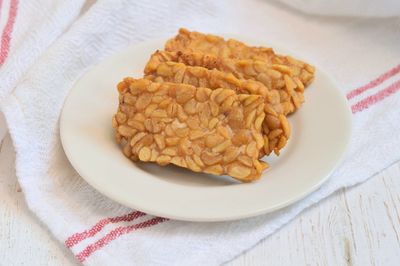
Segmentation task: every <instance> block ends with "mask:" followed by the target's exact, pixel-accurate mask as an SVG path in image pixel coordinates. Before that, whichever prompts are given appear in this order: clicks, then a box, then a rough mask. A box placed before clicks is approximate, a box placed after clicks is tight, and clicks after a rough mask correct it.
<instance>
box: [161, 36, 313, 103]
mask: <svg viewBox="0 0 400 266" xmlns="http://www.w3.org/2000/svg"><path fill="white" fill-rule="evenodd" d="M165 50H166V51H170V52H183V53H185V54H190V53H200V54H205V55H206V56H207V57H208V58H207V60H209V61H208V63H210V62H211V61H212V60H211V58H210V57H211V56H214V57H216V58H220V60H221V61H222V62H219V63H218V66H219V67H220V68H218V69H220V70H223V71H225V70H224V69H223V68H224V67H223V66H229V68H230V70H229V71H232V70H234V71H233V72H232V73H233V74H235V75H237V77H239V78H252V79H256V80H258V81H261V82H263V83H264V84H265V85H267V86H268V87H269V88H271V89H282V88H283V87H284V86H286V85H287V84H288V87H289V88H287V89H286V91H288V92H289V96H290V97H291V98H293V99H292V101H293V104H294V107H295V108H294V110H296V109H298V108H299V107H298V106H300V104H301V103H302V99H303V90H304V87H307V86H308V85H309V84H310V83H311V82H312V80H313V79H314V73H315V68H314V67H313V66H311V65H310V64H307V63H305V62H303V61H300V60H298V59H295V58H293V57H291V56H284V55H279V54H276V53H275V52H274V51H273V49H272V48H266V47H251V46H247V45H246V44H244V43H242V42H239V41H237V40H234V39H229V40H224V39H223V38H222V37H219V36H216V35H211V34H203V33H199V32H190V31H188V30H187V29H180V30H179V33H178V35H177V36H175V38H173V39H170V40H169V41H167V43H166V44H165ZM186 59H187V58H186ZM227 59H230V60H227ZM193 62H195V61H193ZM221 63H222V64H223V65H221ZM204 67H207V66H204ZM267 69H269V71H266V70H267ZM278 72H279V73H278ZM259 74H263V75H261V76H260V77H259V78H257V77H258V76H259ZM296 94H297V97H296V96H294V95H296Z"/></svg>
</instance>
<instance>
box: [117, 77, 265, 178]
mask: <svg viewBox="0 0 400 266" xmlns="http://www.w3.org/2000/svg"><path fill="white" fill-rule="evenodd" d="M118 91H119V94H120V97H119V107H118V112H117V114H116V115H115V116H114V117H113V127H114V128H115V130H116V137H117V141H118V142H119V143H120V144H121V145H122V146H123V151H124V154H125V155H126V156H127V157H129V158H131V159H132V160H138V159H139V160H140V161H143V162H156V163H158V164H160V165H167V164H170V163H171V164H175V165H177V166H180V167H185V168H188V169H190V170H192V171H195V172H205V173H210V174H215V175H223V174H228V175H230V176H232V177H234V178H236V179H238V180H240V181H243V182H250V181H253V180H256V179H258V178H259V177H260V175H261V173H262V171H263V170H264V169H265V168H266V167H267V166H268V165H267V164H266V163H265V162H262V161H259V159H258V158H259V150H260V149H261V148H262V147H263V145H264V139H263V137H262V134H261V130H262V120H263V114H264V99H263V97H262V96H259V95H248V94H236V93H235V92H234V91H233V90H230V89H222V88H219V89H215V90H211V89H208V88H196V87H194V86H191V85H187V84H176V83H167V82H165V83H155V82H151V81H150V80H146V79H138V80H137V79H133V78H125V79H124V80H123V81H122V82H120V83H119V84H118Z"/></svg>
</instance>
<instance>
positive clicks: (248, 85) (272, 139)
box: [145, 62, 290, 155]
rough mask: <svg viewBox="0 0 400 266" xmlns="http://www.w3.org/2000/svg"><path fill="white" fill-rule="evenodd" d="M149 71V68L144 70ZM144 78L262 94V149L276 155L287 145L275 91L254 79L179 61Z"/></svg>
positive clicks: (287, 130)
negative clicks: (263, 102) (263, 111)
mask: <svg viewBox="0 0 400 266" xmlns="http://www.w3.org/2000/svg"><path fill="white" fill-rule="evenodd" d="M147 70H148V71H147ZM146 71H147V73H148V74H150V73H151V74H150V75H147V76H145V78H146V79H150V80H153V81H155V82H175V83H186V84H190V85H194V86H196V87H207V88H210V89H218V88H226V89H231V90H233V91H235V92H236V93H246V94H254V95H262V96H263V97H264V100H265V107H264V108H265V119H264V117H263V116H264V114H261V116H260V119H262V120H264V122H263V136H264V148H263V150H264V152H263V153H262V154H261V155H264V154H267V155H269V154H270V153H271V152H272V151H274V152H275V154H277V155H279V151H280V150H281V149H282V148H283V147H284V146H285V145H286V143H287V140H288V139H289V137H290V126H289V123H288V121H287V118H286V116H285V115H283V110H282V105H281V103H280V100H279V94H278V93H277V91H270V90H268V89H267V88H266V87H265V86H264V85H263V84H262V83H260V82H257V81H254V80H243V79H237V78H235V77H234V76H233V75H232V74H230V73H225V72H221V71H218V70H216V69H214V70H209V69H206V68H204V67H191V66H186V65H185V64H182V63H175V62H165V63H160V64H158V66H156V67H155V68H153V69H152V72H151V71H150V68H146Z"/></svg>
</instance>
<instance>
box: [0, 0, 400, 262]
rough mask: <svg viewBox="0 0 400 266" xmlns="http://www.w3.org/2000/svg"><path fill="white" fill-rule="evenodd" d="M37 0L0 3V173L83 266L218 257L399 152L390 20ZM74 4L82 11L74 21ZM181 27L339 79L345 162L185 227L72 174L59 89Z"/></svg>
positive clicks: (240, 7) (228, 5)
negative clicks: (273, 203)
mask: <svg viewBox="0 0 400 266" xmlns="http://www.w3.org/2000/svg"><path fill="white" fill-rule="evenodd" d="M40 2H41V1H37V0H35V1H34V0H32V1H24V2H22V1H21V2H19V1H18V0H8V1H7V0H4V1H3V8H2V10H4V9H5V8H8V7H7V6H10V5H9V4H10V3H11V4H12V3H14V4H17V8H14V9H15V10H14V13H13V12H10V15H8V14H5V15H4V12H2V13H1V16H2V17H1V18H0V19H1V20H3V19H6V20H7V19H8V17H10V16H11V17H12V16H14V17H15V18H14V20H15V21H14V22H13V25H12V26H8V32H9V35H10V41H9V49H8V51H7V54H6V55H3V54H4V53H3V47H2V53H1V56H2V57H3V56H4V57H5V58H4V64H3V65H2V66H1V69H0V71H1V72H0V86H1V91H0V94H1V98H0V100H1V102H0V106H1V109H2V111H3V113H4V115H5V117H6V121H7V126H8V129H9V132H10V136H11V139H12V144H11V142H10V141H9V140H8V139H6V140H5V141H4V144H3V145H4V147H3V151H2V152H7V153H8V154H9V158H10V163H12V160H13V158H14V157H13V156H14V154H13V149H12V147H11V145H13V147H14V149H15V160H16V161H15V163H16V171H15V173H14V172H12V171H10V170H9V169H6V167H5V168H4V169H0V170H1V171H0V174H1V175H12V174H16V176H17V178H18V181H19V183H20V185H21V188H22V190H23V193H24V195H25V197H26V201H27V204H28V206H29V208H30V209H31V210H32V211H33V212H34V213H35V214H36V215H37V217H38V218H39V219H40V220H41V221H42V222H43V223H44V224H45V225H46V226H48V228H49V229H50V231H51V232H52V233H53V234H54V236H55V237H56V238H57V239H58V240H59V241H60V242H62V243H64V244H65V245H66V247H67V248H69V249H70V250H71V251H72V252H73V254H74V255H75V257H76V258H77V260H78V261H80V262H83V263H84V264H87V265H132V264H133V265H218V264H221V263H223V262H226V261H228V260H231V259H232V258H233V257H235V256H237V255H238V254H240V253H241V252H243V251H245V250H247V249H249V248H250V247H252V246H254V245H255V244H256V243H257V242H259V241H260V240H262V239H263V238H265V237H267V236H268V235H270V234H272V233H273V232H275V231H276V230H277V229H279V228H280V227H282V226H283V225H284V224H285V223H287V222H288V221H290V220H291V219H293V218H294V217H295V216H296V215H298V214H299V213H300V212H301V211H302V210H304V209H305V208H307V207H309V206H310V205H312V204H314V203H316V202H318V201H320V200H321V199H323V198H325V197H327V196H328V195H330V194H331V193H333V192H334V191H336V190H338V189H340V188H343V187H347V186H352V185H355V184H357V183H360V182H362V181H364V180H366V179H367V178H369V177H371V176H372V175H374V174H375V173H377V172H378V171H380V170H382V169H383V168H385V167H387V166H389V165H390V164H392V163H394V162H395V161H397V160H398V159H399V158H400V149H399V147H400V138H399V134H400V123H399V122H400V93H399V90H400V74H399V72H400V66H399V63H400V48H399V43H400V32H399V27H398V25H399V19H398V18H393V19H385V20H366V19H351V18H347V19H333V18H327V19H325V18H322V17H311V16H305V15H301V14H297V13H295V12H293V11H289V10H285V9H284V8H282V7H280V6H275V5H271V4H269V3H267V2H262V1H239V0H237V1H226V2H224V1H214V0H208V1H195V0H185V1H161V0H159V1H156V0H152V1H124V0H116V1H106V0H98V1H97V2H95V3H94V4H93V5H91V6H89V7H88V6H86V7H84V5H83V4H84V3H83V1H65V2H63V1H43V3H40ZM81 8H85V9H88V10H87V11H86V12H85V13H84V14H83V15H81V16H80V17H79V18H78V19H77V17H78V16H79V14H80V12H81V11H80V10H81ZM13 14H14V15H13ZM6 24H7V23H6ZM1 25H2V24H0V26H1ZM180 26H184V27H187V28H189V29H193V30H199V31H204V32H216V33H224V32H226V33H233V34H237V35H240V34H243V33H245V34H246V35H250V36H252V37H255V38H257V36H261V35H262V37H263V39H265V38H269V39H270V40H271V42H272V43H282V44H283V45H284V46H286V47H287V48H289V49H291V50H295V51H299V53H301V54H303V55H304V57H305V58H308V59H309V61H310V62H312V63H314V64H316V65H317V66H320V67H322V68H323V69H324V70H325V71H326V72H328V73H330V74H331V75H332V77H333V78H335V79H336V81H337V84H338V85H339V87H340V89H342V90H343V92H344V93H346V94H348V98H349V105H351V106H352V109H353V112H354V116H353V138H352V142H351V145H350V150H349V152H348V154H347V157H346V159H345V161H344V162H343V164H342V165H341V166H340V167H339V168H338V169H337V170H336V171H335V172H334V173H333V174H332V176H331V178H330V180H329V181H328V182H327V183H326V184H324V185H323V186H322V187H321V188H320V189H319V190H318V191H316V192H314V193H313V194H311V195H310V196H308V197H307V198H305V199H303V200H302V201H300V202H298V203H296V204H294V205H292V206H290V207H287V208H285V209H282V210H280V211H277V212H274V213H272V214H267V215H261V216H258V217H255V218H251V219H245V220H241V221H236V222H219V223H190V222H180V221H172V220H165V219H163V218H159V217H152V216H150V215H145V214H143V213H140V212H136V211H135V210H131V209H128V208H126V207H123V206H121V205H119V204H117V203H115V202H113V201H112V200H110V199H108V198H105V197H104V196H102V195H100V194H99V193H98V192H96V191H95V190H94V189H92V188H91V187H90V186H89V185H87V184H86V183H85V182H84V181H83V179H82V178H80V177H79V176H78V174H77V173H76V172H75V170H74V169H73V168H72V167H71V165H70V164H69V162H68V160H67V158H66V157H65V155H64V153H63V150H62V147H61V143H60V139H59V128H58V119H59V115H60V112H61V109H62V105H63V102H64V99H65V97H66V95H67V93H68V91H69V90H70V89H71V88H72V86H73V85H74V83H75V82H76V81H77V80H78V79H79V78H80V77H81V76H82V75H83V74H84V73H85V72H86V71H87V70H88V69H89V68H90V67H92V66H93V65H94V64H96V63H98V62H99V61H101V60H102V59H103V58H105V57H106V56H107V55H110V54H112V53H113V52H115V51H117V50H119V49H121V48H123V47H124V46H127V45H131V44H135V43H138V42H140V41H142V40H146V39H150V38H155V37H159V36H172V35H174V34H175V33H176V31H177V29H178V27H180ZM6 28H7V27H6ZM0 30H2V31H3V32H4V28H3V27H1V28H0ZM63 32H64V33H63ZM61 33H63V34H61ZM6 35H7V34H6ZM3 36H4V33H3ZM2 39H4V37H3V38H2ZM127 60H132V64H133V63H134V62H133V60H134V59H129V58H127ZM315 89H324V88H315ZM322 152H329V151H322ZM3 158H4V157H3ZM2 165H4V164H2ZM288 171H291V169H288ZM293 178H296V176H295V173H294V176H293Z"/></svg>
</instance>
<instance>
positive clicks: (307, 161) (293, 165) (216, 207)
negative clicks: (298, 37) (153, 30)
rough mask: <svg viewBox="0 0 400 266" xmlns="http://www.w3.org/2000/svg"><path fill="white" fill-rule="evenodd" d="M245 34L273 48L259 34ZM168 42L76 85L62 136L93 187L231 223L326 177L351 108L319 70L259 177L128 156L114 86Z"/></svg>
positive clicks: (139, 204) (134, 52)
mask: <svg viewBox="0 0 400 266" xmlns="http://www.w3.org/2000/svg"><path fill="white" fill-rule="evenodd" d="M239 39H240V40H242V41H245V42H248V43H251V44H258V45H265V46H269V45H268V44H265V43H260V40H258V41H257V42H254V41H252V40H249V39H248V38H242V37H241V38H239ZM164 42H165V39H164V40H154V41H149V42H145V43H142V44H139V45H136V46H132V47H128V48H126V49H125V50H123V51H121V52H119V53H117V54H115V55H113V56H112V57H110V58H109V59H108V60H105V61H103V62H102V63H100V64H99V65H97V66H96V67H94V68H93V69H92V70H91V71H89V72H88V73H87V74H86V75H85V76H84V77H82V78H81V79H80V80H79V82H77V83H76V84H75V86H74V87H73V88H72V89H71V92H70V94H69V96H68V98H67V100H66V102H65V105H64V109H63V112H62V116H61V122H60V132H61V140H62V144H63V147H64V150H65V153H66V155H67V157H68V159H69V160H70V162H71V164H72V165H73V167H74V168H75V169H76V170H77V171H78V173H79V174H80V175H81V176H82V177H83V178H84V179H85V180H86V181H87V182H88V183H89V184H90V185H92V186H93V187H94V188H96V189H97V190H98V191H100V192H101V193H103V194H104V195H106V196H108V197H110V198H111V199H113V200H115V201H117V202H119V203H121V204H123V205H126V206H129V207H132V208H134V209H137V210H140V211H143V212H146V213H149V214H153V215H158V216H162V217H167V218H172V219H178V220H187V221H225V220H234V219H240V218H245V217H251V216H255V215H259V214H263V213H267V212H271V211H274V210H277V209H279V208H282V207H285V206H287V205H289V204H291V203H293V202H295V201H297V200H299V199H301V198H303V197H305V196H306V195H307V194H309V193H311V192H312V191H314V190H315V189H317V188H318V187H319V186H320V185H321V184H322V183H323V182H324V181H326V180H327V178H328V177H329V175H330V173H331V172H332V170H333V169H334V168H335V167H336V166H337V165H338V163H339V161H340V160H341V158H342V157H343V155H344V153H345V150H346V146H347V144H348V142H349V139H350V133H351V112H350V109H349V108H348V106H347V102H346V99H345V97H344V96H343V95H342V94H341V92H340V91H339V89H338V88H337V87H336V86H335V84H334V82H332V80H331V79H330V78H329V77H328V76H327V75H326V74H325V73H324V72H322V71H320V70H319V69H318V68H317V72H316V79H315V81H314V82H313V83H312V85H311V86H309V87H308V88H307V89H306V92H305V99H306V102H305V103H304V104H303V106H302V107H301V108H300V110H298V111H297V112H296V113H294V114H293V115H291V116H290V117H289V121H290V123H291V126H292V137H291V139H290V140H289V142H288V144H287V146H286V147H285V148H284V150H283V152H282V154H281V155H280V156H279V157H276V156H271V157H268V158H265V160H266V161H268V162H269V164H270V168H269V169H268V170H267V171H266V172H265V173H264V174H263V176H262V178H261V179H260V180H259V181H257V182H254V183H247V184H242V183H239V182H237V181H235V180H233V179H232V178H230V177H226V176H225V177H216V176H211V175H207V174H199V173H194V172H191V171H189V170H186V169H182V168H179V167H174V166H167V167H161V166H158V165H156V164H150V163H147V164H145V163H134V162H132V161H130V160H129V159H127V158H126V157H125V156H124V155H123V154H122V151H121V149H120V147H119V146H118V145H117V143H116V141H115V138H114V131H113V129H112V127H111V118H112V116H113V114H114V113H115V112H116V110H117V106H118V93H117V89H116V84H117V83H118V82H119V81H120V80H122V78H124V77H126V76H132V77H137V78H138V77H142V76H143V68H144V66H145V63H146V62H147V60H148V59H149V57H150V55H151V54H152V53H153V52H154V51H155V50H157V49H161V48H162V47H163V44H164ZM274 48H275V50H276V51H277V52H279V53H285V54H292V53H290V52H287V51H286V50H285V49H279V47H274Z"/></svg>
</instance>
